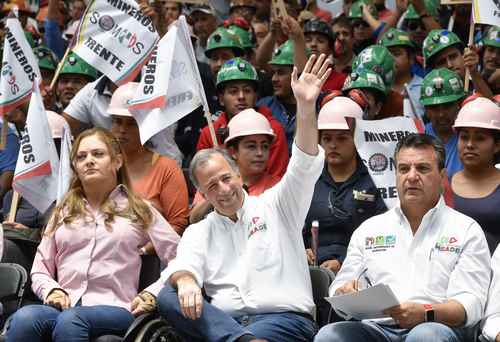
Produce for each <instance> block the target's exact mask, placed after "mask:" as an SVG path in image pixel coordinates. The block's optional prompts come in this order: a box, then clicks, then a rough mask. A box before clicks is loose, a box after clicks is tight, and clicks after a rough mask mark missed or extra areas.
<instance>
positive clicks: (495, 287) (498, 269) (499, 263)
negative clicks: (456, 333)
mask: <svg viewBox="0 0 500 342" xmlns="http://www.w3.org/2000/svg"><path fill="white" fill-rule="evenodd" d="M499 246H500V245H499ZM491 269H492V271H493V278H492V281H491V286H490V291H489V294H488V304H487V306H486V313H485V315H484V317H485V319H484V321H483V336H484V337H486V339H487V340H488V341H491V342H494V341H495V338H496V337H497V335H498V334H500V247H498V246H497V249H496V250H495V253H494V254H493V259H491Z"/></svg>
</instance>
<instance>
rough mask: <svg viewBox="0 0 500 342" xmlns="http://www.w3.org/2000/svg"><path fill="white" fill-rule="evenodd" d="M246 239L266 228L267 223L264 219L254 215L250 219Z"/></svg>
mask: <svg viewBox="0 0 500 342" xmlns="http://www.w3.org/2000/svg"><path fill="white" fill-rule="evenodd" d="M247 229H248V239H250V237H252V235H254V234H255V233H257V232H261V231H265V230H267V225H266V223H265V222H264V220H263V219H262V218H261V217H259V216H254V217H252V219H251V222H249V223H248V227H247Z"/></svg>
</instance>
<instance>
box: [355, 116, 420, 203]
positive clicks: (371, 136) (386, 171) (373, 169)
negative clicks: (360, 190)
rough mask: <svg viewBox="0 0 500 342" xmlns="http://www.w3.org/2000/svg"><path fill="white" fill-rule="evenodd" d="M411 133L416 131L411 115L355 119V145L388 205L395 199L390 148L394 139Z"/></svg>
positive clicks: (392, 148)
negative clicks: (379, 118)
mask: <svg viewBox="0 0 500 342" xmlns="http://www.w3.org/2000/svg"><path fill="white" fill-rule="evenodd" d="M411 133H418V131H417V127H416V125H415V122H414V121H413V120H412V119H411V118H406V117H393V118H388V119H383V120H373V121H371V120H370V121H369V120H356V130H355V132H354V143H355V144H356V149H357V150H358V153H359V156H360V157H361V159H362V160H363V162H364V163H365V165H366V167H367V168H368V172H369V173H370V176H371V177H372V179H373V182H374V183H375V186H376V187H377V188H378V190H379V192H380V195H381V196H382V198H383V199H384V202H385V205H386V206H387V208H389V209H390V208H392V207H394V206H395V205H396V204H397V202H398V194H397V190H396V170H395V169H396V163H395V161H394V150H395V148H396V144H397V143H398V141H399V140H401V139H402V138H403V137H405V136H407V135H409V134H411Z"/></svg>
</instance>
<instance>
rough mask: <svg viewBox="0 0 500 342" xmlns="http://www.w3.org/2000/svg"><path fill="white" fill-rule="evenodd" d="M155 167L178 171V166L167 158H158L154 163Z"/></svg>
mask: <svg viewBox="0 0 500 342" xmlns="http://www.w3.org/2000/svg"><path fill="white" fill-rule="evenodd" d="M155 167H161V168H165V169H178V168H179V166H178V165H177V162H176V161H175V160H174V159H172V158H170V157H167V156H161V155H160V156H158V157H157V159H156V162H155Z"/></svg>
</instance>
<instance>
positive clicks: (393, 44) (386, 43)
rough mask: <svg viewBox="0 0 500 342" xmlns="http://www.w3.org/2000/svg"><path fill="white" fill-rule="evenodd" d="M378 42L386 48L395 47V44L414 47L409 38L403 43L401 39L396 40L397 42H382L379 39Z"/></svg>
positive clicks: (413, 48)
mask: <svg viewBox="0 0 500 342" xmlns="http://www.w3.org/2000/svg"><path fill="white" fill-rule="evenodd" d="M379 44H380V45H382V46H385V47H386V48H390V47H395V46H406V47H409V48H410V49H412V50H415V49H416V46H415V44H413V42H412V41H411V40H410V41H408V42H404V43H403V42H402V41H397V42H384V41H381V42H380V43H379Z"/></svg>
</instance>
